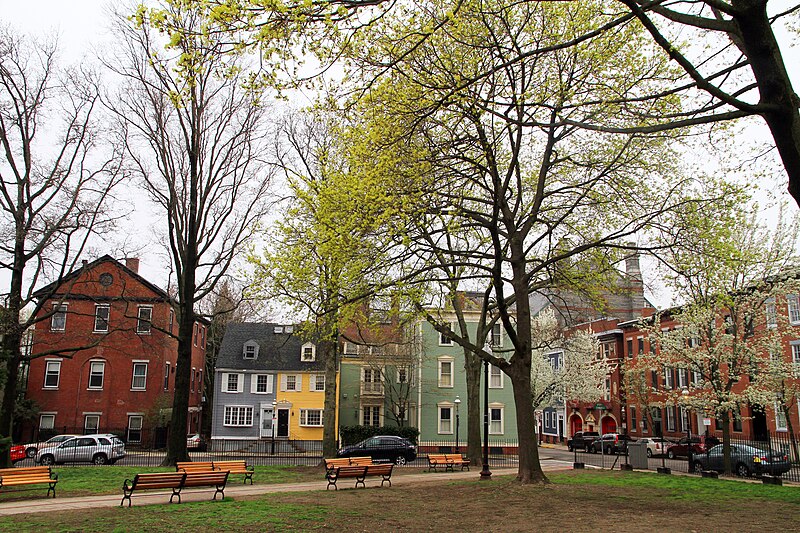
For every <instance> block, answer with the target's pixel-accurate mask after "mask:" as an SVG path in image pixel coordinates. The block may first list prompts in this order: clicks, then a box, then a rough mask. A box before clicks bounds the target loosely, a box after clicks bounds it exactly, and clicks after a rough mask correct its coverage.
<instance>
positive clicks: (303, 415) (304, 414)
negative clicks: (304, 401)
mask: <svg viewBox="0 0 800 533" xmlns="http://www.w3.org/2000/svg"><path fill="white" fill-rule="evenodd" d="M309 411H317V412H319V424H309V423H308V413H309ZM323 425H324V420H323V410H322V409H300V426H301V427H309V428H321V427H322V426H323Z"/></svg>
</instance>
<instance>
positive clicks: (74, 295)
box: [22, 255, 207, 444]
mask: <svg viewBox="0 0 800 533" xmlns="http://www.w3.org/2000/svg"><path fill="white" fill-rule="evenodd" d="M138 266H139V260H138V259H130V258H129V259H126V260H125V263H124V264H123V263H121V262H119V261H117V260H115V259H113V258H111V257H110V256H107V255H106V256H103V257H100V258H99V259H97V260H95V261H93V262H91V263H86V262H84V264H83V265H82V266H81V267H80V268H78V269H76V270H74V271H73V272H71V273H70V274H68V275H67V276H65V277H64V278H63V280H62V281H61V283H60V285H59V286H58V287H57V288H54V287H52V286H49V287H46V288H44V289H42V290H41V291H39V294H47V295H49V299H48V301H46V302H45V303H44V305H43V306H42V310H41V312H40V313H41V315H40V316H42V318H43V320H41V321H40V322H38V323H37V326H36V330H35V331H34V335H33V342H32V346H31V352H32V354H33V358H32V359H31V362H30V368H29V369H28V380H27V384H26V397H27V398H29V399H32V400H34V401H35V402H36V404H37V406H38V408H39V411H40V412H39V418H38V421H37V422H36V423H34V424H33V425H32V427H27V428H23V431H22V435H23V438H25V437H27V436H28V435H30V436H34V435H36V434H37V433H41V434H42V436H46V434H50V433H61V432H75V433H94V432H111V433H116V434H118V435H120V436H121V437H123V438H124V439H125V440H127V442H129V443H138V442H142V443H143V444H153V443H155V441H154V439H158V440H163V438H164V436H165V435H166V426H167V425H168V423H169V420H170V416H171V415H170V410H171V406H172V398H173V393H174V390H175V368H176V362H177V357H178V342H177V339H175V338H174V337H172V336H171V335H170V334H175V333H177V324H176V320H175V309H174V302H173V300H172V299H171V298H170V297H169V295H168V294H167V293H166V292H165V291H163V290H162V289H160V288H158V287H156V286H155V285H153V284H152V283H150V282H149V281H147V280H146V279H144V278H143V277H141V276H140V275H139V274H138ZM48 315H49V316H48ZM206 327H207V324H205V323H201V322H198V323H196V324H195V326H194V338H193V341H194V342H193V344H194V347H193V350H192V363H191V364H192V378H191V389H190V396H189V417H188V430H189V432H196V431H198V430H199V428H200V421H201V417H202V400H203V369H204V363H205V346H206ZM157 429H159V431H155V430H157Z"/></svg>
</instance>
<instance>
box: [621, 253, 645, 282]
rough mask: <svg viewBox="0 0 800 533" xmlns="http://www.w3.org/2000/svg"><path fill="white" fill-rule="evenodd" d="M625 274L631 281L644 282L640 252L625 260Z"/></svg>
mask: <svg viewBox="0 0 800 533" xmlns="http://www.w3.org/2000/svg"><path fill="white" fill-rule="evenodd" d="M625 273H626V274H628V277H629V278H630V279H631V281H634V280H635V281H639V282H641V281H642V271H641V269H640V267H639V252H633V253H632V254H631V255H629V256H628V257H626V258H625Z"/></svg>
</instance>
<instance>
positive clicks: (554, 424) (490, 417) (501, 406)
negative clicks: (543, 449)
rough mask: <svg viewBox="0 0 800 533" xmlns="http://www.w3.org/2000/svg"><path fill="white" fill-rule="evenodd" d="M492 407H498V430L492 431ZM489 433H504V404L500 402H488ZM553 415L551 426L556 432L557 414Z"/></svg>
mask: <svg viewBox="0 0 800 533" xmlns="http://www.w3.org/2000/svg"><path fill="white" fill-rule="evenodd" d="M492 409H499V410H500V431H499V432H498V431H492ZM488 414H489V435H503V434H505V429H506V428H505V425H506V406H505V404H502V403H490V404H489V413H488ZM553 414H554V415H555V418H556V419H555V421H554V423H553V427H554V428H555V432H556V433H558V414H557V413H555V412H554V413H553Z"/></svg>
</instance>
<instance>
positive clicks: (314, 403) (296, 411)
mask: <svg viewBox="0 0 800 533" xmlns="http://www.w3.org/2000/svg"><path fill="white" fill-rule="evenodd" d="M277 380H278V384H279V385H278V388H277V391H276V392H275V396H276V404H275V412H276V424H277V426H276V428H275V430H276V437H278V438H288V439H290V440H319V441H321V440H322V425H323V411H324V407H325V386H326V383H325V373H324V372H323V371H318V370H316V369H315V370H313V371H302V370H287V371H283V372H279V373H278V376H277ZM337 380H338V373H337ZM338 402H339V400H338V398H337V400H336V403H337V406H336V411H335V413H334V414H337V413H338V411H339V406H338ZM336 424H337V425H336V433H337V434H338V432H339V427H338V421H337V422H336Z"/></svg>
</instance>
